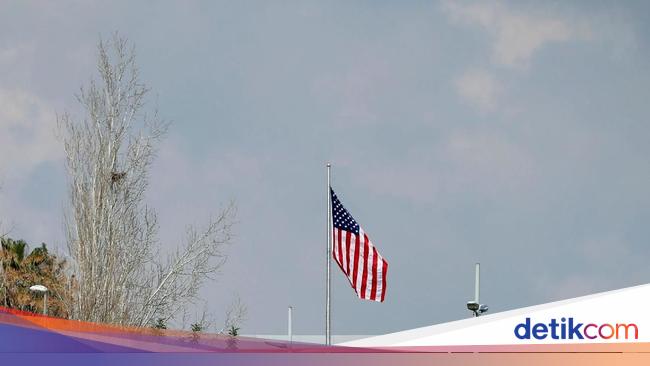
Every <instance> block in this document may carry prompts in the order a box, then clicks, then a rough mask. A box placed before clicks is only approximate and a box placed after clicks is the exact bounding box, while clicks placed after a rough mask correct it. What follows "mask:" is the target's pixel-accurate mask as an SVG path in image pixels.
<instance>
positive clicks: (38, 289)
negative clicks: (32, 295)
mask: <svg viewBox="0 0 650 366" xmlns="http://www.w3.org/2000/svg"><path fill="white" fill-rule="evenodd" d="M29 290H30V291H34V292H42V293H43V315H47V291H48V290H47V287H45V286H43V285H34V286H32V287H30V288H29Z"/></svg>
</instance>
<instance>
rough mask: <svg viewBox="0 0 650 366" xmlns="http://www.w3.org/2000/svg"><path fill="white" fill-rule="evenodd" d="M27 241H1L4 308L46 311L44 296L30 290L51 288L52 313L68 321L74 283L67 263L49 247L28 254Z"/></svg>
mask: <svg viewBox="0 0 650 366" xmlns="http://www.w3.org/2000/svg"><path fill="white" fill-rule="evenodd" d="M28 248H29V245H28V244H27V243H26V242H25V241H24V240H14V239H11V238H7V237H3V238H0V269H1V270H0V305H2V306H5V307H9V308H14V309H19V310H25V311H31V312H41V311H43V300H42V295H40V294H35V293H33V292H31V291H30V290H29V287H30V286H32V285H36V284H39V285H43V286H45V287H47V288H48V295H49V296H48V300H49V301H48V314H49V315H51V316H56V317H62V318H67V317H68V307H69V303H70V301H69V300H70V298H71V296H70V294H71V289H72V288H73V286H74V284H73V282H72V281H70V280H69V279H68V277H67V275H66V273H65V267H66V262H65V261H64V260H60V259H58V258H57V257H56V256H55V255H54V254H51V253H49V252H48V250H47V246H46V245H45V244H41V246H40V247H37V248H35V249H34V250H32V251H31V253H29V255H27V250H28Z"/></svg>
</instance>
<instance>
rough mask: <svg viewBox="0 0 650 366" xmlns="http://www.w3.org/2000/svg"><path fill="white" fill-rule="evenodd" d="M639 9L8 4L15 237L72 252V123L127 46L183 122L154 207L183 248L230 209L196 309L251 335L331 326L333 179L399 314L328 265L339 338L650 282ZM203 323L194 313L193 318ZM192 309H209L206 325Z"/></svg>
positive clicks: (635, 5) (648, 94)
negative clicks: (68, 238) (227, 230)
mask: <svg viewBox="0 0 650 366" xmlns="http://www.w3.org/2000/svg"><path fill="white" fill-rule="evenodd" d="M649 17H650V9H648V3H647V2H644V1H626V2H615V1H551V2H528V1H513V2H508V1H494V2H452V1H415V0H414V1H399V2H391V1H309V0H305V1H274V2H268V1H229V2H228V1H204V2H197V1H182V2H181V1H178V2H165V1H160V2H153V1H141V2H129V1H113V2H99V1H96V2H95V1H59V2H36V1H34V2H31V1H2V2H0V70H2V72H0V182H1V183H2V189H1V190H0V220H1V221H2V222H3V225H4V228H5V230H9V235H10V236H11V237H15V238H23V239H25V240H27V241H28V242H30V243H32V244H33V245H37V244H39V243H41V242H46V243H47V244H48V245H49V247H51V248H54V250H56V251H57V252H58V253H59V254H60V255H63V256H65V255H66V244H65V237H64V234H63V214H64V210H65V207H66V173H65V168H64V162H63V148H62V144H61V141H60V140H59V139H58V138H57V132H56V116H57V114H61V113H63V112H66V111H68V112H70V113H72V114H73V115H76V116H82V115H83V110H82V109H81V107H80V105H79V104H78V103H77V101H76V99H75V94H76V93H78V91H79V88H80V87H81V86H82V85H85V84H87V83H88V82H89V80H90V79H91V78H93V77H96V75H97V74H96V45H97V42H98V40H99V39H100V37H104V38H107V37H109V36H110V35H111V33H112V32H115V31H117V32H119V34H120V35H122V36H124V37H127V38H128V39H129V40H130V41H131V42H133V44H134V45H135V47H136V53H137V63H138V65H139V67H140V71H141V77H142V80H143V81H144V82H145V83H146V84H147V85H148V87H149V88H150V89H151V93H150V96H151V98H150V103H149V104H148V108H150V109H153V108H154V106H155V105H157V106H158V110H159V113H160V115H161V117H163V118H164V119H165V120H168V121H170V122H171V123H172V124H171V127H170V130H169V133H168V134H167V136H166V138H165V140H164V141H163V142H162V143H161V145H160V150H159V154H158V157H157V159H156V161H155V164H154V166H153V168H152V175H151V185H150V189H149V192H148V195H147V204H148V205H150V206H151V207H153V208H155V209H156V210H157V212H158V215H159V222H160V242H161V245H162V246H163V247H164V248H167V249H170V248H173V247H174V246H176V245H179V244H182V242H183V238H184V233H185V229H186V228H187V227H188V225H193V224H194V225H201V224H202V223H205V222H206V221H207V219H208V217H209V216H210V215H211V214H215V213H216V212H218V211H219V208H220V207H221V206H222V205H223V204H224V203H226V202H228V201H229V200H231V199H232V200H234V201H235V202H236V203H237V207H238V218H237V221H238V224H237V226H236V229H235V231H236V237H235V239H234V241H233V243H232V245H230V246H229V247H228V254H229V258H228V262H227V264H226V265H225V267H224V269H223V273H222V274H221V275H220V276H219V277H218V278H217V279H216V280H215V281H209V282H208V283H206V284H205V286H203V288H202V290H201V293H202V297H203V298H204V299H205V301H206V306H207V308H208V310H209V311H210V312H212V313H213V314H214V318H215V322H216V323H219V322H220V321H222V320H221V319H222V318H223V313H224V312H225V309H226V307H227V305H228V304H229V303H230V302H231V301H232V299H234V298H236V297H237V296H239V297H240V298H241V299H242V301H243V302H244V303H245V304H246V305H247V307H248V317H247V321H246V323H245V324H244V326H243V327H242V332H243V333H247V334H273V333H275V334H278V333H284V332H286V324H287V320H286V312H287V310H286V309H287V306H288V305H292V306H293V307H294V321H293V324H294V333H296V334H320V333H322V332H323V331H324V322H325V319H324V300H325V248H326V237H325V235H326V228H325V224H326V197H327V196H326V194H327V191H326V178H325V163H326V162H327V161H330V162H331V163H332V165H333V168H332V186H333V187H334V189H335V190H336V192H337V194H338V196H339V198H340V199H341V201H342V202H343V204H344V205H345V206H346V208H347V209H348V210H349V211H350V212H351V214H352V215H353V216H354V217H355V219H356V220H357V221H358V222H359V224H360V225H361V227H363V228H364V230H365V231H366V232H367V233H368V234H369V236H370V238H371V239H372V241H373V243H374V244H375V245H376V246H377V248H378V249H379V250H380V252H381V254H382V255H383V257H384V258H386V259H387V260H388V262H389V264H390V267H389V272H388V289H387V295H386V301H385V302H384V303H374V302H368V301H361V300H359V299H357V297H356V295H355V294H354V291H353V290H352V289H351V288H350V286H349V284H348V283H347V280H346V278H345V276H344V275H343V274H342V273H341V272H340V271H339V270H338V268H336V267H335V266H333V267H332V271H333V272H332V276H333V277H332V332H333V333H334V334H383V333H387V332H392V331H399V330H404V329H409V328H414V327H418V326H427V325H431V324H436V323H440V322H445V321H452V320H457V319H462V318H465V317H468V316H469V313H468V312H467V310H466V308H465V302H466V301H468V300H470V299H472V297H473V281H474V272H473V271H474V263H475V262H477V261H478V262H481V268H482V277H481V285H482V288H481V300H482V302H484V303H486V304H488V305H489V306H490V312H498V311H503V310H508V309H514V308H518V307H522V306H528V305H535V304H540V303H544V302H549V301H554V300H560V299H566V298H571V297H576V296H580V295H585V294H590V293H594V292H599V291H606V290H612V289H617V288H622V287H627V286H632V285H638V284H644V283H648V282H650V266H648V265H647V258H648V257H650V243H649V242H648V231H649V230H650V229H648V227H649V225H648V224H647V223H648V221H649V220H650V144H649V143H648V138H649V137H650V124H649V122H648V119H647V115H648V113H647V111H648V108H649V106H650V103H649V102H650V88H648V85H650V62H649V60H650V54H649V51H650V49H649V47H648V45H649V43H648V41H649V40H650V19H649ZM197 307H199V306H198V305H197ZM197 311H198V310H197Z"/></svg>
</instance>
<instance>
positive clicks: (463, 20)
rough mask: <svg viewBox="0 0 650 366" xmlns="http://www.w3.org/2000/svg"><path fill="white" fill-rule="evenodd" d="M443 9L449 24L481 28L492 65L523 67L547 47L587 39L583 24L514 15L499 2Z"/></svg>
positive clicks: (451, 5) (452, 4)
mask: <svg viewBox="0 0 650 366" xmlns="http://www.w3.org/2000/svg"><path fill="white" fill-rule="evenodd" d="M443 6H444V10H445V11H446V12H447V14H448V15H449V17H450V18H451V20H452V22H453V23H456V24H461V25H468V26H478V27H481V28H483V30H485V31H486V32H487V33H488V34H489V35H490V36H491V37H492V39H493V43H492V61H493V62H494V63H496V64H498V65H502V66H507V67H526V66H527V65H528V64H529V62H530V59H531V58H532V56H533V54H534V53H535V52H536V51H537V50H539V49H540V48H542V47H543V46H544V45H546V44H548V43H553V42H566V41H570V40H575V39H585V38H588V37H589V35H590V29H589V26H588V25H587V24H586V23H584V22H578V21H571V22H569V21H567V20H565V19H561V18H557V17H554V16H550V15H546V14H541V13H534V14H533V13H524V12H520V11H515V10H512V9H509V8H507V7H505V6H503V4H501V3H499V2H481V3H475V4H469V5H464V4H460V3H458V2H452V1H447V2H445V3H444V5H443Z"/></svg>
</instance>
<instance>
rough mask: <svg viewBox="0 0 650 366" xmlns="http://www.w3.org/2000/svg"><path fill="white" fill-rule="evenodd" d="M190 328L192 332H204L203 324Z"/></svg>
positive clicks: (193, 325)
mask: <svg viewBox="0 0 650 366" xmlns="http://www.w3.org/2000/svg"><path fill="white" fill-rule="evenodd" d="M190 327H191V328H192V332H195V333H196V332H203V324H201V323H194V324H192V325H190Z"/></svg>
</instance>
